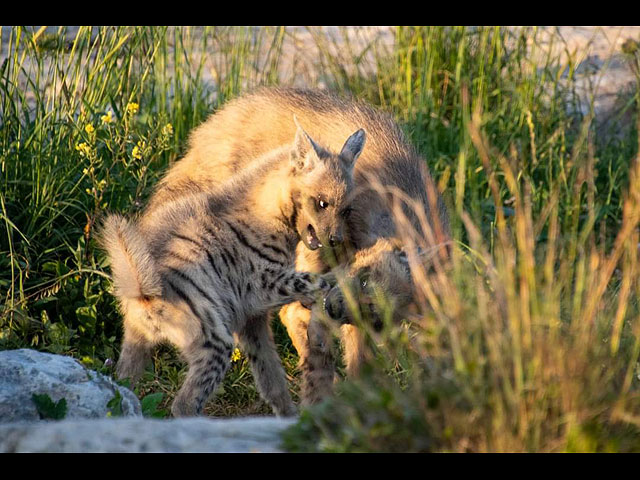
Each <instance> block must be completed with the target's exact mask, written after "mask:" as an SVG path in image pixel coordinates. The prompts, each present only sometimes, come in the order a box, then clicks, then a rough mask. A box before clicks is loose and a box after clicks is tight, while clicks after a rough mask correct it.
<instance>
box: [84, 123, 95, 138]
mask: <svg viewBox="0 0 640 480" xmlns="http://www.w3.org/2000/svg"><path fill="white" fill-rule="evenodd" d="M84 131H85V132H87V133H88V134H89V135H91V134H92V133H93V132H95V131H96V129H95V128H93V125H91V124H90V123H88V124H87V126H86V127H84Z"/></svg>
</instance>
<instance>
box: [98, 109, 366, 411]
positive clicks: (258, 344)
mask: <svg viewBox="0 0 640 480" xmlns="http://www.w3.org/2000/svg"><path fill="white" fill-rule="evenodd" d="M290 118H291V117H290ZM290 121H291V120H290ZM291 123H293V122H291ZM364 143H365V133H364V131H363V130H361V129H359V130H357V131H356V132H355V133H353V134H352V135H351V136H349V137H348V138H347V140H346V142H345V143H344V145H343V147H342V150H341V151H340V153H339V154H335V153H332V152H331V151H330V150H329V149H327V148H324V147H322V146H320V145H319V144H318V143H317V142H316V141H314V140H313V139H312V138H311V137H310V136H309V135H308V134H307V133H306V132H304V131H303V130H302V129H301V128H300V127H298V129H297V132H296V134H295V140H294V143H293V146H290V145H285V146H284V147H279V148H276V149H274V150H272V151H271V152H269V153H267V154H264V155H262V156H259V158H257V159H255V160H254V161H253V162H252V163H251V165H250V166H248V167H247V168H245V169H244V170H243V172H242V173H240V174H238V175H236V176H234V177H233V178H231V179H228V181H226V182H222V183H221V184H219V185H218V186H217V187H216V188H212V189H210V190H208V191H200V192H198V191H196V192H195V193H191V194H188V195H187V194H183V195H179V196H176V197H174V198H173V199H170V200H167V201H165V202H163V203H162V205H159V206H157V208H154V209H149V210H147V211H146V212H144V214H143V215H142V217H141V218H140V219H139V220H138V221H137V222H131V221H129V220H127V219H125V218H124V217H122V216H120V215H117V214H114V215H110V216H109V217H107V219H106V220H105V222H104V226H103V230H102V232H101V240H102V243H103V246H104V248H105V249H106V251H107V253H108V257H109V259H110V262H111V270H112V274H113V282H114V287H115V295H116V296H117V298H118V300H119V303H120V307H121V311H122V313H123V317H124V339H123V345H122V349H121V354H120V358H119V360H118V364H117V375H118V377H120V378H127V377H128V378H131V379H132V380H133V381H134V382H135V381H136V380H137V379H138V378H139V376H140V374H141V373H142V371H143V369H144V367H145V364H146V362H147V361H148V360H149V355H150V352H151V351H152V349H153V347H154V346H155V345H157V344H158V343H161V342H170V343H172V344H174V345H175V346H177V347H178V349H179V350H180V352H181V354H182V356H183V357H184V359H185V360H186V362H187V363H188V366H189V368H188V372H187V376H186V379H185V381H184V383H183V385H182V386H181V388H180V391H179V392H178V395H177V396H176V398H175V400H174V402H173V405H172V408H171V411H172V413H173V415H174V416H185V415H197V414H200V413H201V412H202V409H203V406H204V403H205V401H206V400H207V398H208V397H209V395H210V394H211V392H213V391H214V390H215V387H216V386H217V385H218V384H219V383H220V382H221V381H222V379H223V377H224V375H225V373H226V371H227V369H228V367H229V364H230V356H231V353H232V348H233V345H234V342H235V340H236V339H237V340H239V342H240V343H241V346H242V349H243V351H244V353H245V354H246V355H247V357H248V359H249V361H250V363H251V367H252V371H253V374H254V378H255V380H256V384H257V386H258V390H259V392H260V394H261V396H262V397H263V398H264V399H265V400H266V401H267V402H268V403H269V404H270V405H271V407H272V408H273V411H274V412H275V413H276V414H277V415H292V414H294V413H295V411H296V409H295V406H294V405H293V403H292V401H291V398H290V395H289V391H288V386H287V382H286V376H285V373H284V370H283V368H282V364H281V362H280V359H279V357H278V354H277V351H276V348H275V344H274V342H273V337H272V334H271V331H270V329H269V324H268V321H267V319H268V316H267V313H268V311H269V310H270V309H272V308H277V307H281V306H283V305H285V304H287V303H290V302H293V301H296V302H303V303H304V304H306V305H311V304H312V303H314V302H315V301H317V300H318V299H319V298H321V297H322V296H323V295H324V294H326V293H327V292H328V291H329V288H330V286H329V284H328V283H327V282H326V281H325V280H324V279H323V278H322V276H320V275H319V274H318V273H310V272H302V271H297V270H296V269H295V268H294V266H295V249H296V245H297V244H298V243H299V242H300V240H302V242H303V244H305V245H307V246H308V248H310V249H313V248H316V249H317V248H320V247H321V245H322V244H323V243H324V242H327V243H328V244H331V242H334V243H335V242H336V238H338V237H341V236H342V232H343V229H344V211H345V208H346V207H347V205H348V202H349V198H350V189H351V186H352V183H353V181H352V172H353V167H354V164H355V162H356V159H357V158H358V156H359V155H360V152H361V151H362V149H363V147H364Z"/></svg>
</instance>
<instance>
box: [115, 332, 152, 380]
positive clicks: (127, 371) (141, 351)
mask: <svg viewBox="0 0 640 480" xmlns="http://www.w3.org/2000/svg"><path fill="white" fill-rule="evenodd" d="M153 348H154V344H153V343H151V342H149V341H148V340H147V339H146V337H145V336H144V335H142V334H140V333H139V332H136V331H135V330H134V329H133V328H131V327H127V325H126V323H125V331H124V338H123V340H122V347H121V350H120V357H119V358H118V363H117V364H116V376H117V378H118V379H120V380H124V379H127V378H128V379H129V380H130V382H131V385H130V386H131V387H132V388H133V386H134V385H135V384H136V382H137V381H138V380H139V379H140V377H141V376H142V373H143V372H144V369H145V367H146V366H147V365H148V364H149V363H150V361H151V353H152V352H153Z"/></svg>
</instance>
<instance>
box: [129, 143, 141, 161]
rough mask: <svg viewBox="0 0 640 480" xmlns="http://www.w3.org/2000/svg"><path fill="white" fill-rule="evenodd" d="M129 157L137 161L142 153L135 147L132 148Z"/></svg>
mask: <svg viewBox="0 0 640 480" xmlns="http://www.w3.org/2000/svg"><path fill="white" fill-rule="evenodd" d="M131 156H132V157H133V158H135V159H137V160H140V159H141V158H142V152H141V151H140V148H139V147H138V146H137V145H136V146H135V147H133V150H132V151H131Z"/></svg>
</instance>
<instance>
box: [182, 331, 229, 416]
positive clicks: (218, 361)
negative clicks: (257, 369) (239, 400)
mask: <svg viewBox="0 0 640 480" xmlns="http://www.w3.org/2000/svg"><path fill="white" fill-rule="evenodd" d="M204 336H205V338H204V339H203V338H198V339H196V340H194V341H193V342H192V343H191V344H190V345H188V346H187V347H186V348H183V349H182V354H183V356H184V358H185V359H186V361H187V363H188V364H189V371H188V372H187V378H186V379H185V381H184V383H183V384H182V387H181V388H180V391H179V392H178V395H177V396H176V398H175V400H174V401H173V405H172V406H171V413H172V415H173V416H174V417H186V416H193V415H200V414H201V413H202V409H203V408H204V404H205V402H206V401H207V399H208V398H209V396H210V395H211V393H212V392H213V391H214V390H215V388H216V387H217V386H218V385H219V384H220V382H221V381H222V379H223V378H224V375H225V374H226V373H227V370H228V369H229V365H230V363H231V351H232V349H233V337H231V336H226V335H225V338H220V337H218V336H216V337H215V339H214V338H212V336H211V335H204ZM227 337H228V338H227Z"/></svg>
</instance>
